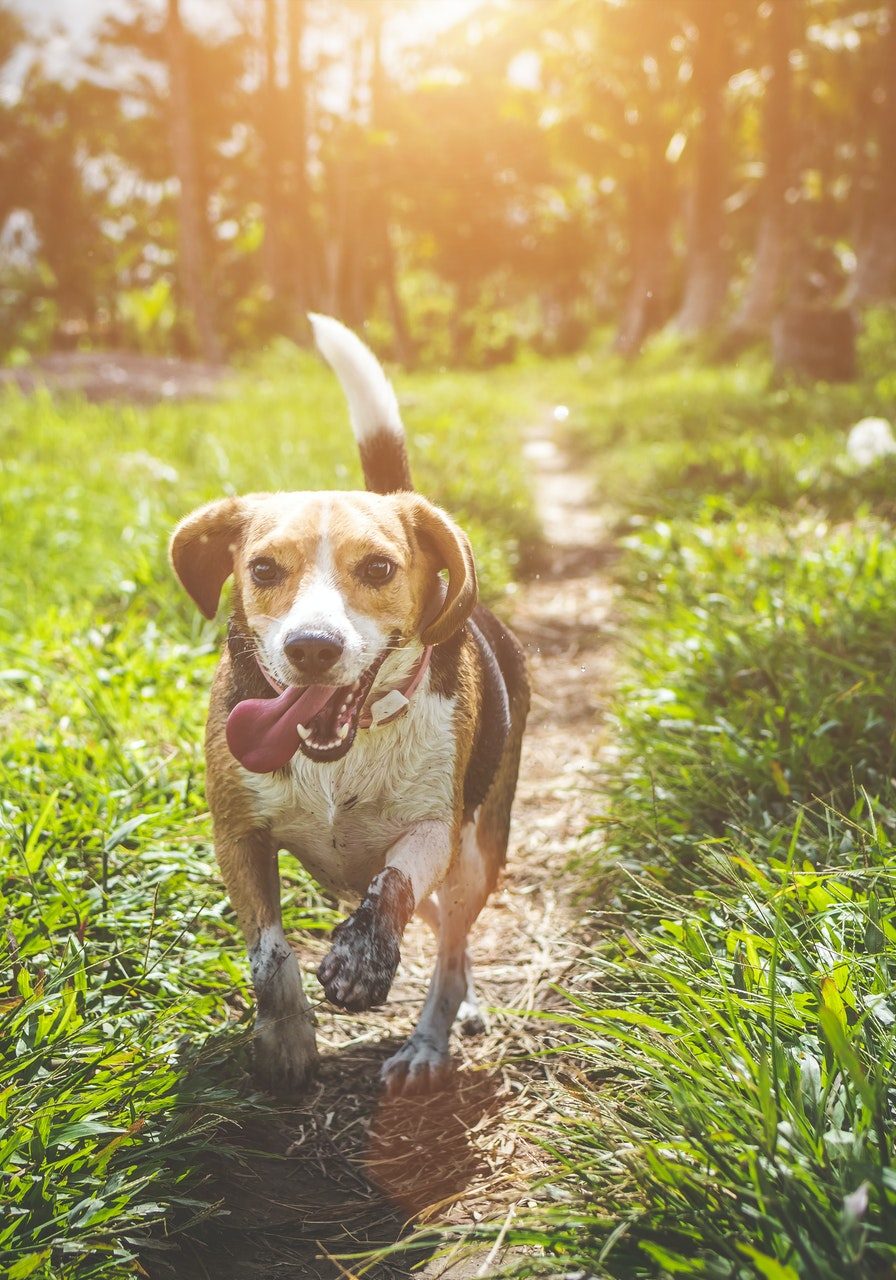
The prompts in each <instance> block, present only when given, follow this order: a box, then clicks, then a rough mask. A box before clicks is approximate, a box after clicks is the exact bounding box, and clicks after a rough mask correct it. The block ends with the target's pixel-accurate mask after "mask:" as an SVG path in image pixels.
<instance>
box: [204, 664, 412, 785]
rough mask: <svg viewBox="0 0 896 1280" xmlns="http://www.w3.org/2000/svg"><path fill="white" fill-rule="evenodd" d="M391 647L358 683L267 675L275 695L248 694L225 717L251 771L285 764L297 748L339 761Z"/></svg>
mask: <svg viewBox="0 0 896 1280" xmlns="http://www.w3.org/2000/svg"><path fill="white" fill-rule="evenodd" d="M388 652H389V650H388V648H386V649H384V650H383V652H382V653H381V654H379V656H378V657H376V658H374V660H373V662H372V663H371V664H370V666H369V667H368V668H367V670H366V671H364V672H362V673H361V675H360V676H359V677H358V679H357V680H356V681H355V682H354V684H350V685H340V686H339V687H338V688H334V687H333V686H332V685H319V684H312V685H308V686H306V687H305V688H298V687H297V686H295V685H286V686H284V685H282V684H280V683H278V682H276V681H275V680H274V679H273V677H272V676H270V675H268V676H267V679H268V681H269V683H270V684H271V685H273V687H274V688H275V689H277V690H278V692H277V696H276V697H275V698H247V699H245V700H244V701H243V702H238V703H237V704H236V706H235V707H234V708H233V710H232V711H231V713H230V715H229V716H228V718H227V743H228V746H229V747H230V750H231V752H232V753H233V755H234V756H235V757H236V759H237V760H239V762H240V764H241V765H243V766H244V768H246V769H249V770H250V772H252V773H273V772H274V771H275V770H276V769H282V768H283V767H284V766H285V765H287V764H289V762H290V760H291V759H292V758H293V756H294V755H295V753H296V751H297V750H299V751H301V752H302V754H303V755H305V756H307V757H308V759H309V760H315V761H318V762H324V761H329V760H341V759H342V757H343V756H344V755H346V754H347V753H348V752H349V751H350V750H351V746H352V743H353V742H354V740H355V736H356V734H357V732H358V725H359V723H360V720H361V713H362V712H363V710H364V704H365V702H366V701H367V698H368V696H369V694H370V691H371V688H372V687H373V682H374V680H375V679H376V676H377V672H378V671H379V669H380V667H381V666H382V665H383V663H384V662H385V660H386V657H387V655H388ZM262 670H264V668H262Z"/></svg>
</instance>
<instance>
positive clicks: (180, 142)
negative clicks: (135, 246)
mask: <svg viewBox="0 0 896 1280" xmlns="http://www.w3.org/2000/svg"><path fill="white" fill-rule="evenodd" d="M165 26H166V39H167V44H168V76H169V89H170V108H171V149H172V153H173V157H174V169H175V172H176V174H177V179H178V185H179V188H180V190H179V194H178V219H177V223H178V225H177V234H178V264H177V266H178V270H177V274H178V284H179V289H180V293H181V297H182V303H183V304H184V305H185V308H186V311H187V312H188V315H189V320H190V325H191V327H192V328H193V329H194V330H195V336H196V340H197V342H198V345H199V349H200V351H201V352H202V356H203V358H204V359H206V360H210V361H215V362H216V361H219V360H220V359H221V344H220V341H219V339H218V334H217V332H216V329H215V324H214V320H213V317H212V307H211V302H210V300H209V296H208V293H207V291H206V280H207V268H206V261H205V215H204V212H203V210H202V208H201V197H200V191H199V179H198V175H197V165H196V151H195V140H194V134H193V103H192V95H191V86H190V77H189V70H188V66H187V53H186V44H185V37H184V29H183V24H182V22H181V16H180V4H179V0H168V10H167V21H166V24H165Z"/></svg>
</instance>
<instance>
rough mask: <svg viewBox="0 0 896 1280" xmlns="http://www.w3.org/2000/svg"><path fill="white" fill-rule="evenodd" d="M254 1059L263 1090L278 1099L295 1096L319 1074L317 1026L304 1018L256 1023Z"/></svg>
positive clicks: (258, 1082)
mask: <svg viewBox="0 0 896 1280" xmlns="http://www.w3.org/2000/svg"><path fill="white" fill-rule="evenodd" d="M253 1059H254V1075H255V1080H256V1083H257V1084H258V1086H259V1088H261V1089H263V1090H264V1091H265V1093H272V1094H274V1095H275V1096H276V1097H278V1098H291V1097H295V1096H296V1095H297V1094H300V1093H301V1092H302V1090H303V1089H304V1088H305V1087H306V1085H307V1084H308V1083H309V1082H310V1081H311V1080H312V1079H313V1077H314V1075H315V1073H316V1071H317V1063H318V1057H317V1045H316V1044H315V1040H314V1029H313V1027H312V1026H311V1024H310V1022H308V1021H306V1020H305V1019H303V1018H297V1019H295V1020H290V1021H279V1022H274V1021H272V1022H266V1023H265V1022H263V1023H260V1024H256V1027H255V1036H254V1039H253Z"/></svg>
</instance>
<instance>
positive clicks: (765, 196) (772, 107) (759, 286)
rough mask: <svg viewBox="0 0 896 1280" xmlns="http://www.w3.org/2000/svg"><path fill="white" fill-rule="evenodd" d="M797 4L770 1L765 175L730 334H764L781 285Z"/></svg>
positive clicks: (787, 238) (787, 231) (786, 256)
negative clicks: (750, 257)
mask: <svg viewBox="0 0 896 1280" xmlns="http://www.w3.org/2000/svg"><path fill="white" fill-rule="evenodd" d="M800 6H801V0H771V13H770V16H769V20H768V55H769V79H768V82H767V87H766V91H765V98H764V103H763V115H762V138H763V152H764V161H765V173H764V176H763V182H762V192H761V199H762V212H761V215H760V219H759V232H758V235H757V239H756V254H755V258H754V262H753V270H752V273H751V275H750V279H749V283H748V285H747V289H746V293H745V295H744V299H743V302H742V304H741V306H740V309H739V310H738V312H737V315H736V316H735V319H734V324H733V330H734V332H735V333H738V334H743V335H745V336H746V335H752V334H760V333H764V332H765V331H766V330H767V328H768V325H769V322H770V320H771V318H772V315H773V314H774V312H775V310H776V308H777V305H778V303H779V302H780V300H781V294H782V291H783V290H784V288H785V286H786V272H787V266H788V262H789V260H790V253H789V250H790V247H791V244H790V242H791V225H790V224H791V220H792V219H791V208H790V205H789V204H788V201H787V191H788V187H789V186H790V184H791V182H792V181H793V176H794V174H793V169H794V137H793V107H792V103H793V72H792V70H791V65H790V52H791V49H792V47H793V40H794V34H795V32H796V31H797V24H798V22H799V21H800V18H801V14H800Z"/></svg>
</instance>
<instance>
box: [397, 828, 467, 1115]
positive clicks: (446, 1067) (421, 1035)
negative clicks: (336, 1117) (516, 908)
mask: <svg viewBox="0 0 896 1280" xmlns="http://www.w3.org/2000/svg"><path fill="white" fill-rule="evenodd" d="M487 893H488V889H487V877H486V868H485V864H484V862H483V859H482V856H481V852H480V849H479V845H478V841H477V838H476V829H475V827H474V825H473V824H472V823H467V824H465V825H464V828H463V830H462V832H461V841H460V850H459V854H458V857H457V858H456V859H455V861H454V862H453V864H452V866H451V869H450V870H449V872H448V875H447V876H446V878H445V881H444V883H443V884H442V886H441V888H440V889H439V893H438V899H439V949H438V956H437V959H436V967H435V972H434V973H433V975H432V981H431V982H430V984H429V991H428V992H427V995H426V1001H425V1003H424V1005H423V1010H422V1012H421V1014H420V1019H419V1021H418V1023H417V1026H416V1027H415V1028H414V1031H413V1033H412V1034H411V1037H410V1039H409V1040H408V1041H407V1043H406V1044H404V1045H403V1046H402V1047H401V1049H399V1051H398V1053H396V1054H393V1055H392V1057H391V1058H389V1059H388V1061H387V1062H385V1063H384V1064H383V1068H382V1077H383V1080H384V1082H385V1085H386V1089H387V1091H388V1093H389V1094H391V1095H395V1094H399V1093H425V1092H427V1091H430V1090H432V1089H436V1088H438V1087H439V1086H440V1085H441V1084H443V1083H444V1080H445V1078H446V1077H447V1075H448V1074H449V1073H450V1070H451V1055H450V1052H449V1037H450V1034H451V1028H452V1026H453V1024H454V1021H455V1019H456V1018H457V1016H458V1013H459V1012H460V1010H461V1008H462V1007H464V1005H467V1006H468V1007H467V1008H466V1009H465V1012H464V1017H465V1019H466V1018H469V1019H471V1020H472V1019H474V1018H475V1017H477V1016H478V1017H479V1018H480V1019H481V1014H479V1010H478V1004H477V1003H476V997H475V993H473V990H472V983H471V980H470V978H471V975H470V962H469V957H468V955H467V934H468V933H469V930H470V926H471V925H472V923H473V921H474V920H475V919H476V917H477V916H478V915H479V912H480V911H481V910H482V906H483V904H484V902H485V899H486V897H487ZM471 996H472V1000H470V997H471ZM476 1029H477V1030H478V1029H480V1028H476Z"/></svg>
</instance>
